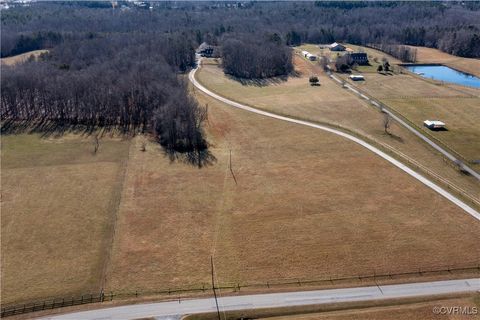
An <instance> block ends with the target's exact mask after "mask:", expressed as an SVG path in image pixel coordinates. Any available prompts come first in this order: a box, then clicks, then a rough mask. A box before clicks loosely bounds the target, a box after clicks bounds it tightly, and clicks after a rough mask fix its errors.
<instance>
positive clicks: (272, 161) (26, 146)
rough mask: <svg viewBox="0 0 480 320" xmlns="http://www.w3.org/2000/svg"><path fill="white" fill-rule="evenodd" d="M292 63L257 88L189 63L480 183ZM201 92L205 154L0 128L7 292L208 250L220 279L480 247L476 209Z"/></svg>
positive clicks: (95, 283) (113, 284)
mask: <svg viewBox="0 0 480 320" xmlns="http://www.w3.org/2000/svg"><path fill="white" fill-rule="evenodd" d="M296 64H297V69H298V71H299V72H300V75H299V76H298V77H296V78H290V79H288V81H278V82H271V83H268V85H266V86H264V84H260V85H262V86H261V87H260V86H255V85H253V86H252V85H250V86H244V85H241V84H239V83H238V82H237V81H235V80H232V79H228V78H227V77H225V76H223V73H221V70H220V69H219V68H218V67H217V66H216V65H210V66H206V67H205V68H204V69H202V71H201V72H200V73H199V78H200V80H202V81H203V82H206V84H207V86H208V87H209V88H212V89H214V90H215V91H218V92H219V93H221V94H224V95H226V96H229V97H231V98H233V99H235V100H240V101H243V102H246V103H251V104H253V105H255V106H259V107H262V108H265V109H269V110H272V111H275V112H279V113H284V114H290V115H293V116H297V117H303V118H308V119H311V120H314V121H319V122H329V123H333V124H336V125H339V126H343V127H348V128H349V129H351V130H354V131H356V132H358V133H359V134H361V135H364V136H368V137H370V138H371V139H374V140H376V141H378V142H380V143H385V144H388V145H390V146H392V147H395V148H396V149H397V148H398V149H399V150H401V151H402V152H404V153H406V154H408V155H409V156H411V157H415V158H416V159H417V160H418V161H420V162H424V163H427V164H429V165H430V168H431V169H432V170H436V171H437V172H441V173H442V176H443V177H446V178H447V179H449V181H452V182H454V183H455V184H456V185H459V186H461V187H462V188H464V189H465V190H468V192H470V193H474V194H475V192H477V193H476V194H479V193H478V190H479V188H480V187H479V186H478V184H475V183H474V182H473V181H472V180H470V179H469V178H468V177H465V176H462V175H460V174H459V173H458V172H456V171H455V170H454V169H453V168H451V167H449V166H448V165H446V164H445V163H444V162H443V160H442V159H441V158H439V157H438V156H437V155H436V154H434V153H433V152H432V151H431V150H430V149H428V148H427V147H425V146H424V145H423V144H421V143H419V142H416V140H415V139H413V138H412V136H411V135H409V133H408V132H406V131H403V129H402V128H400V127H397V126H395V125H394V126H393V127H392V128H391V130H392V132H393V133H394V134H395V137H396V138H392V137H390V136H387V135H384V134H383V133H382V132H383V128H382V125H381V121H382V118H381V115H380V114H378V112H377V111H375V110H374V109H372V108H371V107H369V106H367V105H365V104H364V103H363V102H361V101H360V100H358V99H357V98H355V97H354V96H353V95H350V94H349V93H348V92H346V91H344V90H343V89H341V88H339V87H337V86H336V85H334V83H331V82H330V80H329V79H327V78H326V77H325V76H324V75H323V74H322V73H320V72H318V69H316V68H315V67H312V66H314V65H312V64H310V63H308V62H307V61H305V60H301V59H298V58H297V60H296ZM219 70H220V71H219ZM310 74H318V75H319V77H320V79H321V83H322V85H321V86H320V87H317V88H314V87H310V86H309V85H308V82H307V79H308V76H309V75H310ZM195 94H196V97H197V99H198V100H199V102H200V103H202V104H203V105H205V104H208V105H209V119H208V123H207V126H206V132H207V136H208V141H209V142H210V144H211V145H210V149H209V150H210V154H209V155H208V157H206V158H205V163H204V165H203V166H202V167H201V168H198V167H197V166H195V165H192V164H190V163H187V162H186V161H185V159H184V157H182V156H179V157H178V158H177V159H171V158H169V156H168V155H166V154H165V153H164V151H163V150H162V149H161V147H160V146H159V145H158V144H157V143H155V142H153V141H151V142H148V143H147V148H146V151H145V152H143V151H141V144H142V141H143V140H144V139H145V138H144V137H136V138H134V139H133V140H131V141H122V140H120V139H117V138H107V137H105V138H104V139H102V142H101V144H100V149H99V152H98V153H97V154H96V155H93V154H92V148H93V147H92V141H91V137H82V136H79V135H73V134H72V135H66V136H63V137H60V138H58V137H57V138H53V137H52V138H40V137H39V136H37V135H9V136H4V137H2V152H1V161H2V172H1V175H2V177H1V178H2V202H1V209H2V230H1V231H2V235H1V237H2V238H1V240H2V243H1V249H2V288H1V290H2V298H3V299H2V303H8V302H19V301H24V300H34V299H37V298H38V299H40V298H46V297H52V296H60V297H65V296H67V297H68V296H70V295H77V294H84V293H89V292H98V291H99V290H100V288H101V286H102V283H103V280H104V279H105V280H106V283H105V285H106V287H105V289H106V290H107V291H110V290H112V291H114V292H116V293H118V292H122V291H124V292H127V291H128V292H134V291H135V290H139V291H140V292H142V291H143V292H144V291H149V290H162V289H167V288H176V287H189V286H201V285H202V284H209V283H210V256H211V255H213V256H214V257H215V265H216V271H217V276H218V279H217V280H218V281H219V282H220V283H228V282H239V283H241V284H244V283H252V282H253V283H255V282H262V283H264V282H266V281H270V280H282V279H312V278H315V279H318V278H323V277H336V276H349V275H352V276H354V275H358V274H362V275H364V274H372V273H373V272H375V273H377V274H378V273H388V272H407V271H415V270H418V269H419V268H420V269H423V270H424V269H430V268H439V267H440V268H441V267H447V266H451V265H454V266H458V265H466V264H468V265H470V264H473V263H478V262H479V261H480V248H479V247H478V243H479V242H480V225H479V224H478V222H477V221H476V220H474V219H473V218H472V217H471V216H469V215H467V214H466V213H465V212H463V211H462V210H461V209H459V208H458V207H456V206H455V205H453V204H452V203H450V202H448V201H447V200H445V199H444V198H443V197H441V196H440V195H438V194H437V193H435V192H433V191H432V190H430V189H428V188H427V187H425V186H423V185H422V184H420V183H419V182H418V181H417V180H415V179H413V178H411V177H410V176H408V175H406V174H405V173H404V172H403V171H400V170H399V169H397V168H395V167H393V166H392V165H391V164H389V163H388V162H386V161H384V160H383V159H381V158H379V157H377V156H375V155H374V154H372V153H370V152H369V151H367V150H365V149H363V148H362V147H360V146H358V145H356V144H354V143H352V142H349V141H347V140H344V139H342V138H340V137H338V136H335V135H332V134H328V133H325V132H322V131H319V130H316V129H312V128H306V127H301V126H297V125H293V124H288V123H283V122H280V121H277V120H273V119H266V118H262V117H261V116H258V115H254V114H249V113H246V112H244V111H241V110H235V109H232V108H231V107H228V106H226V105H224V104H221V103H219V102H218V101H216V100H213V99H211V98H208V97H205V96H204V95H202V94H201V93H199V92H196V93H195ZM242 99H245V100H242ZM230 152H231V155H232V156H231V159H232V160H231V164H232V170H230ZM232 172H233V173H232ZM120 199H121V200H120ZM116 217H118V220H116ZM114 226H116V228H115V232H114V233H113V227H114ZM113 235H114V236H113ZM112 240H113V247H112V248H111V244H112ZM110 249H112V250H111V255H110ZM109 257H111V258H110V259H109ZM105 265H107V268H106V269H104V266H105ZM104 271H105V273H104ZM104 276H105V278H104Z"/></svg>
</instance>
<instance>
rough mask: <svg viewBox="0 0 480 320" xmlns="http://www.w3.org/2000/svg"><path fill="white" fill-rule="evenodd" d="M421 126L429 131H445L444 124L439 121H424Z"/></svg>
mask: <svg viewBox="0 0 480 320" xmlns="http://www.w3.org/2000/svg"><path fill="white" fill-rule="evenodd" d="M423 125H424V126H425V127H427V128H428V129H430V130H439V129H445V123H444V122H442V121H439V120H425V121H423Z"/></svg>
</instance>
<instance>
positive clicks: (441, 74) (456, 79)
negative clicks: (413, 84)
mask: <svg viewBox="0 0 480 320" xmlns="http://www.w3.org/2000/svg"><path fill="white" fill-rule="evenodd" d="M404 67H405V68H407V69H408V70H410V71H411V72H414V73H416V74H418V75H421V76H422V77H425V78H430V79H434V80H440V81H445V82H451V83H455V84H459V85H462V86H468V87H475V88H480V78H477V77H475V76H473V75H471V74H467V73H463V72H461V71H458V70H455V69H452V68H449V67H446V66H442V65H409V66H404Z"/></svg>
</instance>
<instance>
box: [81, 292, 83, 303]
mask: <svg viewBox="0 0 480 320" xmlns="http://www.w3.org/2000/svg"><path fill="white" fill-rule="evenodd" d="M81 303H82V304H83V294H82V300H81Z"/></svg>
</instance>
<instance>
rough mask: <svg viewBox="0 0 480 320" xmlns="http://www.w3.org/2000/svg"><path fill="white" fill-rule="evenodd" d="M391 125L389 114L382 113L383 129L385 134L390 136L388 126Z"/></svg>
mask: <svg viewBox="0 0 480 320" xmlns="http://www.w3.org/2000/svg"><path fill="white" fill-rule="evenodd" d="M391 124H392V117H391V116H390V114H389V113H387V112H385V111H383V129H384V130H385V133H386V134H388V135H390V132H389V131H388V130H389V129H390V125H391Z"/></svg>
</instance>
